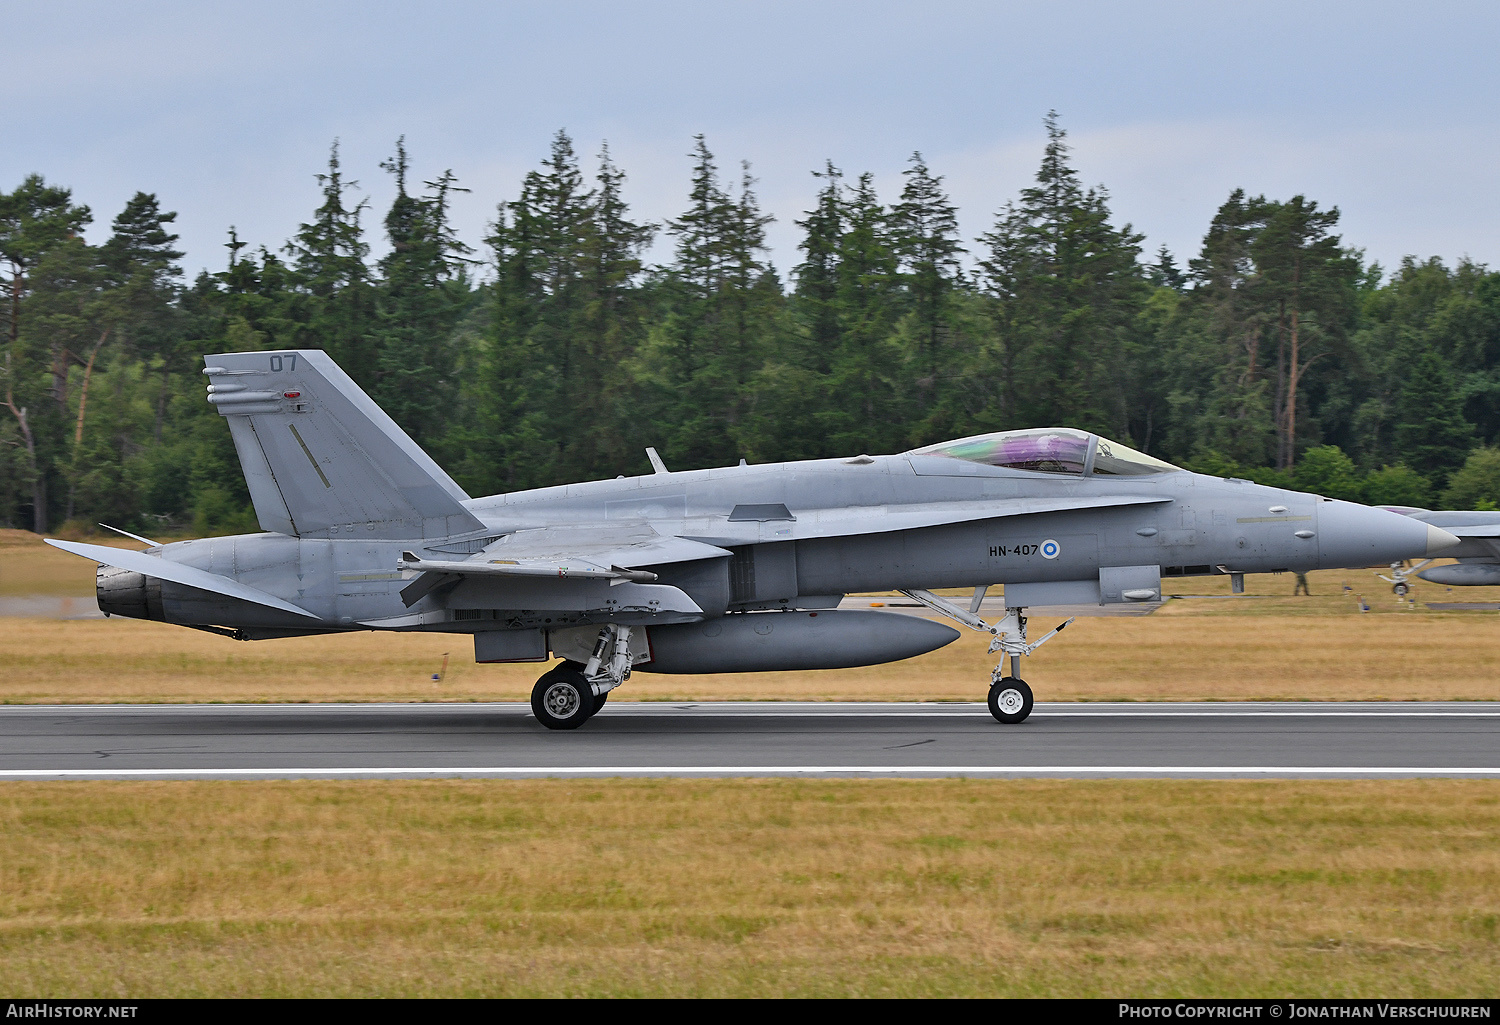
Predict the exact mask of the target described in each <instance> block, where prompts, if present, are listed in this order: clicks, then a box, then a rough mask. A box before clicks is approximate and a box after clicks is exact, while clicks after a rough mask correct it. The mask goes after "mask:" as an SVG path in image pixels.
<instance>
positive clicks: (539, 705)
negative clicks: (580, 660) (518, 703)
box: [531, 662, 595, 730]
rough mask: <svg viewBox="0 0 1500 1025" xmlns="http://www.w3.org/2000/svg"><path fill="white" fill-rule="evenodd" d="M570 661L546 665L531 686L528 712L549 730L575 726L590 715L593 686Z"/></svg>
mask: <svg viewBox="0 0 1500 1025" xmlns="http://www.w3.org/2000/svg"><path fill="white" fill-rule="evenodd" d="M574 665H576V663H568V662H564V663H563V664H562V665H560V666H557V667H556V668H554V669H549V670H548V671H547V672H545V673H543V674H542V678H541V679H539V680H537V681H536V686H535V687H533V688H531V711H532V714H533V715H535V716H536V718H537V722H539V723H541V724H542V725H543V726H545V727H547V729H549V730H576V729H578V727H580V726H582V725H583V724H584V723H586V722H588V721H589V719H590V718H592V717H593V714H594V711H595V704H594V702H595V698H594V689H593V688H592V687H590V686H589V682H588V680H586V679H584V676H583V673H582V672H580V671H579V670H577V669H574V668H573V666H574Z"/></svg>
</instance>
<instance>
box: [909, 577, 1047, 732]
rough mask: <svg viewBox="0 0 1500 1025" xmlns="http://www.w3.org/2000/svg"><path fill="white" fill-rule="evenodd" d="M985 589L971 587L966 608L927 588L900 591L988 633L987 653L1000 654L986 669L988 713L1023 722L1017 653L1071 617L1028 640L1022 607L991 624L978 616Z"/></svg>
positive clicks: (1024, 692)
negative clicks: (1007, 667) (990, 669)
mask: <svg viewBox="0 0 1500 1025" xmlns="http://www.w3.org/2000/svg"><path fill="white" fill-rule="evenodd" d="M985 590H986V589H985V588H983V587H979V588H975V590H974V601H973V602H971V603H970V606H969V609H968V610H967V611H966V610H964V609H962V608H959V607H958V606H957V605H954V604H953V603H952V602H950V601H948V600H947V599H945V598H939V597H938V596H937V595H935V594H933V593H931V592H930V591H902V592H901V593H902V594H904V595H906V596H907V597H908V598H915V599H916V600H917V601H919V602H921V603H922V604H923V605H926V606H927V607H928V608H930V609H933V610H934V611H936V612H940V613H942V614H943V615H944V616H947V617H948V618H949V619H951V620H953V621H954V622H956V623H962V624H963V625H964V626H967V627H968V628H970V629H971V630H980V631H983V632H984V633H987V634H990V635H991V636H992V638H993V639H992V640H991V641H990V652H991V654H993V653H994V652H997V651H998V652H1001V653H1002V655H1001V659H1000V664H999V665H997V666H995V669H994V672H992V673H990V693H989V701H988V704H989V706H990V714H991V715H993V716H994V717H995V718H996V719H998V720H1000V721H1001V722H1003V723H1006V724H1007V725H1013V724H1015V723H1018V722H1024V721H1025V720H1026V717H1027V716H1028V715H1030V714H1031V706H1032V696H1031V688H1030V687H1029V686H1028V685H1027V683H1026V681H1025V680H1023V679H1021V656H1022V655H1030V654H1031V653H1032V652H1033V651H1035V650H1036V649H1038V648H1040V647H1041V646H1042V645H1043V644H1046V643H1047V642H1048V641H1050V640H1051V639H1052V638H1054V637H1056V636H1057V635H1058V634H1060V633H1062V632H1063V630H1065V629H1067V627H1068V625H1069V624H1070V623H1072V622H1073V620H1072V619H1069V620H1068V621H1067V622H1066V623H1064V624H1062V626H1059V627H1058V628H1057V629H1056V630H1052V631H1049V632H1048V633H1046V634H1044V635H1043V636H1042V637H1041V638H1040V639H1039V640H1036V641H1033V642H1030V643H1028V642H1027V640H1026V610H1025V609H1006V610H1005V618H1004V619H1002V620H1000V622H998V623H995V624H990V623H987V622H985V621H984V620H983V619H980V618H979V615H978V612H979V603H980V601H981V600H982V599H983V598H984V592H985ZM1074 618H1076V617H1074ZM1007 658H1008V659H1009V660H1010V673H1009V674H1007V673H1006V672H1005V660H1006V659H1007Z"/></svg>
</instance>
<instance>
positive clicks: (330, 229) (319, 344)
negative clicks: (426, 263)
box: [277, 140, 376, 387]
mask: <svg viewBox="0 0 1500 1025" xmlns="http://www.w3.org/2000/svg"><path fill="white" fill-rule="evenodd" d="M316 178H317V181H318V186H319V188H320V190H321V192H322V196H323V203H322V205H321V206H319V207H318V209H317V210H316V211H315V212H314V214H313V219H312V220H311V221H309V222H307V223H305V224H303V225H302V226H301V227H300V228H299V229H298V230H297V234H296V236H295V237H294V238H293V239H292V240H291V241H290V242H288V243H287V245H286V248H285V251H286V254H287V255H288V256H290V257H291V258H292V267H293V269H294V270H295V271H296V275H297V280H296V291H297V292H298V293H299V294H300V296H301V297H302V301H301V302H300V303H298V304H297V305H298V307H299V308H298V309H296V311H295V312H293V313H292V314H291V317H292V319H293V321H294V322H295V323H296V324H297V328H298V330H297V335H298V337H296V338H287V337H283V338H278V339H277V341H278V343H279V344H283V345H288V346H290V345H305V346H308V347H311V348H320V349H324V350H326V351H327V352H328V354H329V355H330V356H332V357H333V358H334V359H335V360H336V361H337V362H338V363H339V365H340V366H342V367H343V368H344V369H345V370H346V371H347V372H348V373H349V376H350V377H353V378H354V379H355V380H356V381H359V382H360V383H362V384H364V385H365V386H367V387H368V386H370V385H372V384H373V383H374V380H375V376H376V366H375V351H374V349H375V347H374V345H373V344H372V341H371V331H372V328H373V323H372V322H373V319H374V305H375V295H374V289H373V286H372V283H371V281H370V272H369V267H368V264H367V262H366V261H367V260H368V259H369V255H370V247H369V245H368V243H366V242H365V238H364V227H363V226H362V224H361V223H360V220H361V216H362V215H363V213H364V211H365V209H366V207H367V206H368V203H367V201H366V200H360V201H359V202H357V203H354V204H353V205H352V206H351V205H349V200H348V198H347V196H348V194H349V193H351V192H353V191H355V190H356V189H358V188H359V182H357V181H353V180H350V179H346V178H345V177H344V173H343V169H342V167H341V165H340V163H339V144H338V141H337V140H334V143H333V146H332V147H331V148H330V150H329V154H328V170H327V171H326V172H324V173H322V174H319V175H317V176H316Z"/></svg>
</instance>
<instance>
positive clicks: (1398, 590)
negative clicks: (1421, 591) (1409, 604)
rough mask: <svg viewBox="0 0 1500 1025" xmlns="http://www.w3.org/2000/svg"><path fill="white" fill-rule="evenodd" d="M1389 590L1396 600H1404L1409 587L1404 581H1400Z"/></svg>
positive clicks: (1409, 589)
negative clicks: (1393, 593) (1392, 592)
mask: <svg viewBox="0 0 1500 1025" xmlns="http://www.w3.org/2000/svg"><path fill="white" fill-rule="evenodd" d="M1391 590H1392V591H1394V592H1395V594H1396V597H1397V598H1405V597H1406V596H1407V594H1409V593H1410V592H1411V587H1410V586H1409V585H1408V584H1407V583H1406V582H1405V581H1402V582H1401V583H1398V584H1395V585H1393V586H1392V587H1391Z"/></svg>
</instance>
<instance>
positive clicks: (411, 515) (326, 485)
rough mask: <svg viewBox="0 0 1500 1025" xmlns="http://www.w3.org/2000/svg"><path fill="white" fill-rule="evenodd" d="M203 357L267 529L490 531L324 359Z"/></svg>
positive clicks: (416, 533)
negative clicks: (483, 529)
mask: <svg viewBox="0 0 1500 1025" xmlns="http://www.w3.org/2000/svg"><path fill="white" fill-rule="evenodd" d="M203 359H204V368H203V372H204V373H205V374H207V375H208V380H209V386H208V393H209V394H208V401H209V402H211V403H213V404H214V405H215V406H216V407H217V408H218V410H219V414H220V415H221V416H223V417H224V418H225V419H226V420H228V421H229V432H230V433H231V434H232V435H233V436H234V447H235V450H236V451H237V452H238V453H239V457H240V466H241V467H242V468H243V469H244V471H245V483H246V484H248V485H249V486H250V498H251V500H253V501H254V502H255V515H256V517H257V518H258V519H259V520H260V525H261V528H262V529H263V530H274V531H277V532H279V533H282V534H292V535H295V536H297V537H335V536H342V535H343V534H351V535H354V536H360V537H367V538H413V537H446V536H448V535H450V534H458V533H463V532H466V531H470V530H479V529H481V528H482V527H483V524H482V523H480V521H479V520H478V519H477V518H476V517H475V516H474V514H473V513H471V512H469V511H468V510H467V509H465V508H464V507H463V505H462V504H461V503H462V502H463V501H464V500H465V499H467V498H468V497H469V496H468V495H466V494H465V493H464V490H463V489H462V488H460V487H459V486H458V485H457V484H456V483H454V481H453V478H451V477H449V476H448V475H447V474H446V473H444V472H443V469H442V467H440V466H438V464H437V463H435V462H433V461H432V457H431V456H429V455H428V454H427V453H426V452H423V451H422V449H421V448H420V447H419V446H418V445H417V443H416V442H414V441H412V440H411V438H409V437H407V435H406V433H405V432H404V431H402V430H401V428H400V427H398V426H396V422H395V421H394V420H392V419H391V418H390V417H389V416H386V414H385V412H384V411H383V410H382V409H381V408H380V407H379V406H377V405H376V404H375V403H374V401H373V400H372V399H371V398H370V397H369V396H368V395H366V394H365V393H364V391H363V390H362V389H361V388H360V387H359V385H357V384H355V383H354V381H353V380H352V379H351V378H350V377H349V375H348V374H346V373H344V372H343V370H341V369H339V366H338V364H337V363H335V362H334V361H333V360H332V359H330V358H329V357H328V354H327V353H326V352H322V351H321V350H317V349H297V350H290V351H282V352H226V353H220V354H218V355H214V356H205V357H204V358H203Z"/></svg>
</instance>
